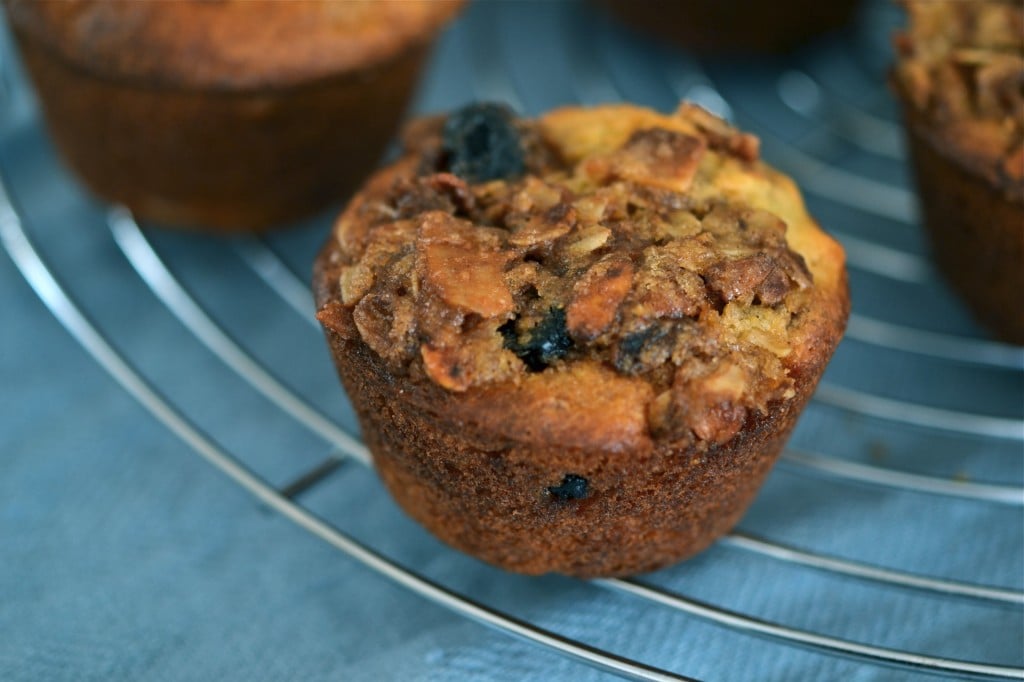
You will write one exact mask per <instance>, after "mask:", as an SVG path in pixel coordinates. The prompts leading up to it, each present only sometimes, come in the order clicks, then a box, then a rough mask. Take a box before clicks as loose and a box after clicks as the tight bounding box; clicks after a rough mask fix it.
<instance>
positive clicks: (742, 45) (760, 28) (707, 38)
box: [596, 0, 858, 53]
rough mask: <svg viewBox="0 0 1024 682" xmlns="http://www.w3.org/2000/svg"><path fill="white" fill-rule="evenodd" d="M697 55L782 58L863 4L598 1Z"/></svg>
mask: <svg viewBox="0 0 1024 682" xmlns="http://www.w3.org/2000/svg"><path fill="white" fill-rule="evenodd" d="M596 1H597V2H599V3H600V4H602V5H605V6H606V7H608V8H609V9H610V10H611V11H612V12H613V13H614V14H616V15H617V16H619V17H620V18H621V19H622V20H623V21H625V22H626V23H628V24H631V25H633V26H635V27H636V28H639V29H641V30H644V31H649V32H650V33H653V34H655V35H658V36H660V37H661V38H664V39H666V40H668V41H670V42H672V43H675V44H676V45H679V46H682V47H685V48H687V49H691V50H696V51H698V52H705V53H714V52H783V51H785V50H788V49H791V48H793V47H796V46H798V45H799V44H801V43H803V42H806V41H808V40H810V39H812V38H814V37H815V36H818V35H820V34H822V33H827V32H828V31H831V30H834V29H837V28H839V27H841V26H843V25H844V24H846V23H848V22H849V21H850V19H851V17H852V16H853V13H854V10H855V9H856V7H857V4H858V0H824V1H823V0H752V1H751V0H743V1H740V0H596Z"/></svg>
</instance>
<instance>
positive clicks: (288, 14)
mask: <svg viewBox="0 0 1024 682" xmlns="http://www.w3.org/2000/svg"><path fill="white" fill-rule="evenodd" d="M462 3H463V0H388V1H387V2H379V1H377V0H345V1H344V2H338V1H337V0H287V1H279V0H166V1H164V0H63V1H60V2H58V1H56V0H45V1H44V0H5V4H6V6H7V12H8V16H9V18H10V19H11V21H12V22H13V23H14V24H15V26H17V27H18V28H20V29H21V30H24V31H27V32H29V33H30V34H31V35H32V36H34V37H35V38H36V39H37V40H40V41H41V42H43V43H44V44H45V45H46V46H47V47H48V48H49V49H51V50H53V51H54V52H56V53H57V54H59V55H60V56H62V57H63V58H64V59H65V60H67V61H68V62H69V63H70V64H72V65H73V66H75V67H76V68H79V69H85V70H86V71H88V72H90V73H93V74H95V75H98V76H101V77H108V78H115V79H128V80H137V81H139V83H140V84H142V85H148V86H164V87H174V86H179V87H182V86H183V87H200V88H211V89H234V88H259V87H272V86H286V85H290V84H294V83H297V82H298V83H302V82H307V81H309V80H311V79H317V78H323V77H329V76H334V75H337V74H339V73H346V72H352V71H358V70H360V69H362V68H364V67H372V66H373V65H374V64H377V63H380V62H383V61H386V60H388V59H390V58H392V57H395V56H397V55H399V54H401V53H403V52H405V51H407V50H408V49H410V48H413V47H419V46H422V45H425V44H426V43H427V42H428V41H429V39H430V37H431V36H432V35H433V33H434V32H435V31H436V30H437V29H438V28H439V27H440V26H441V24H443V23H444V22H445V21H447V20H448V19H450V18H451V17H452V16H453V15H454V14H455V12H456V11H457V10H458V8H459V7H460V6H461V5H462Z"/></svg>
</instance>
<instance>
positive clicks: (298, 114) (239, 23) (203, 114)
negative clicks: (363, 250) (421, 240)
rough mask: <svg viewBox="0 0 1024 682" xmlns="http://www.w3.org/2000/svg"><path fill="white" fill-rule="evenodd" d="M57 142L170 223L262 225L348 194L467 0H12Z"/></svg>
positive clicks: (119, 196) (146, 213)
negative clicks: (447, 26)
mask: <svg viewBox="0 0 1024 682" xmlns="http://www.w3.org/2000/svg"><path fill="white" fill-rule="evenodd" d="M5 4H6V9H7V16H8V19H9V23H10V25H11V26H12V27H13V29H14V33H15V36H16V37H17V41H18V44H19V46H20V48H21V53H22V57H23V60H24V63H25V65H26V67H27V69H28V72H29V74H30V75H31V77H32V80H33V81H34V83H35V86H36V90H37V92H38V95H39V99H40V101H41V103H42V109H43V113H44V116H45V118H46V122H47V124H48V126H49V129H50V131H51V133H52V135H53V138H54V141H55V142H56V144H57V147H58V148H59V149H60V151H61V152H62V153H63V154H64V156H65V158H66V159H67V161H68V163H69V164H70V165H71V167H72V168H73V169H74V170H75V171H76V172H77V173H78V174H79V175H80V176H81V178H82V180H83V181H84V182H85V184H86V185H88V186H89V187H90V188H91V189H92V190H93V191H94V192H95V193H96V194H98V195H100V196H101V197H103V198H104V199H107V200H109V201H113V202H118V203H123V204H125V205H127V206H128V207H129V208H130V209H131V210H132V211H134V212H135V213H136V214H137V215H139V216H140V217H143V218H146V219H149V220H153V221H156V222H160V223H166V224H174V225H183V226H200V227H204V228H208V229H212V230H221V231H240V230H261V229H265V228H268V227H270V226H273V225H276V224H280V223H283V222H287V221H291V220H295V219H297V218H300V217H303V216H305V215H308V214H311V213H314V212H316V211H317V210H319V209H321V208H323V207H324V206H325V205H326V204H328V203H329V202H331V201H333V200H336V199H340V198H342V197H343V196H345V195H347V194H348V193H349V192H350V191H351V190H352V189H354V188H355V186H356V185H357V184H358V183H359V181H360V180H362V178H363V176H364V174H365V173H366V171H367V169H368V168H372V167H373V166H374V165H375V163H376V161H377V159H378V158H379V156H380V155H381V153H382V151H383V150H384V148H385V146H386V145H387V143H388V141H389V140H390V139H391V136H392V135H393V133H394V131H395V130H396V128H397V125H398V122H399V120H400V118H401V115H402V113H403V111H404V110H405V107H406V105H407V102H408V100H409V97H410V95H411V93H412V90H413V87H414V85H415V82H416V79H417V77H418V75H419V72H420V68H421V66H422V65H423V63H424V59H425V57H426V55H427V52H428V50H429V48H430V46H431V44H432V42H433V40H434V38H435V36H436V35H437V34H438V32H439V31H440V29H441V28H442V26H443V25H444V24H445V22H446V21H448V20H449V19H451V18H452V17H453V16H454V14H455V13H456V11H457V10H458V8H459V7H460V5H461V4H462V0H429V1H428V0H394V1H390V2H373V1H370V0H351V1H347V2H331V1H330V0H293V1H291V2H274V1H272V0H244V1H242V0H216V1H209V0H178V1H176V2H134V1H131V0H69V1H67V2H36V1H34V0H5Z"/></svg>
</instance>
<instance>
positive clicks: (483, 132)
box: [442, 102, 526, 182]
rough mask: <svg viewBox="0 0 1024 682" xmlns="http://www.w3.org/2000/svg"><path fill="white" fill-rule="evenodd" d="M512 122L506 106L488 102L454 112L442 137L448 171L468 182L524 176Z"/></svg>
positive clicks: (521, 153)
mask: <svg viewBox="0 0 1024 682" xmlns="http://www.w3.org/2000/svg"><path fill="white" fill-rule="evenodd" d="M514 120H515V116H514V115H513V113H512V111H511V110H510V109H509V108H508V107H506V106H503V105H501V104H492V103H489V102H481V103H476V104H470V105H468V106H465V107H463V108H461V109H459V110H458V111H455V112H453V113H452V114H451V115H450V116H448V120H447V121H445V124H444V131H443V134H442V135H443V139H442V147H443V149H444V152H445V154H446V156H447V165H448V170H449V171H450V172H451V173H452V174H453V175H457V176H459V177H460V178H463V179H464V180H468V181H470V182H486V181H488V180H509V179H512V178H517V177H519V176H520V175H522V174H523V173H525V172H526V164H525V162H524V160H523V149H522V146H521V145H520V140H519V131H518V130H516V127H515V124H514Z"/></svg>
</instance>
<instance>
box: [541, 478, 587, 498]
mask: <svg viewBox="0 0 1024 682" xmlns="http://www.w3.org/2000/svg"><path fill="white" fill-rule="evenodd" d="M548 492H549V493H551V496H552V497H554V498H555V499H556V500H582V499H583V498H584V497H586V496H587V479H585V478H583V477H582V476H577V475H576V474H566V475H565V478H563V479H562V484H561V485H556V486H552V487H550V488H548Z"/></svg>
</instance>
